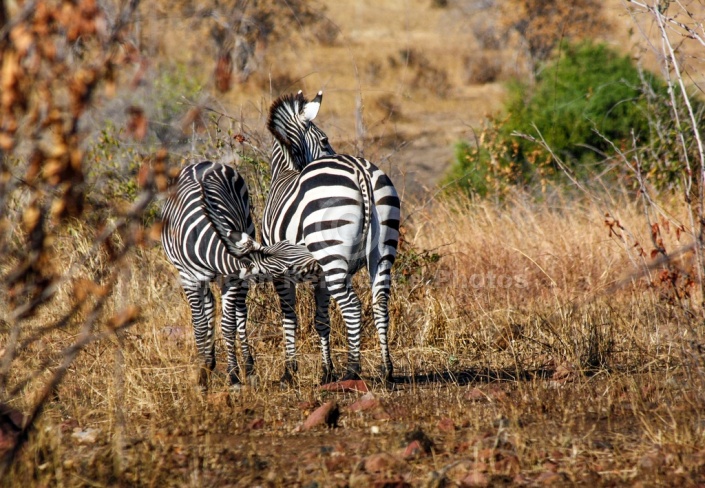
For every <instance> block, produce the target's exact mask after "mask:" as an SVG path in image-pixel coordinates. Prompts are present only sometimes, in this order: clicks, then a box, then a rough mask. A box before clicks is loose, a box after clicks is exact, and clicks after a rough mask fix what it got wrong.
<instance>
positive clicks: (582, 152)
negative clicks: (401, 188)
mask: <svg viewBox="0 0 705 488" xmlns="http://www.w3.org/2000/svg"><path fill="white" fill-rule="evenodd" d="M670 105H671V104H670V100H669V96H668V90H667V86H666V84H665V83H664V82H663V81H661V80H659V79H658V78H657V77H656V76H655V75H653V74H651V73H648V72H644V71H640V70H639V69H638V68H637V67H636V66H635V65H634V63H633V62H632V60H631V59H630V58H629V57H627V56H622V55H619V54H617V53H616V52H614V51H612V50H611V49H610V48H609V47H607V46H605V45H603V44H593V43H590V42H584V43H580V44H572V45H568V46H567V47H565V48H564V49H563V50H562V51H561V52H560V55H559V56H557V57H556V58H555V59H554V60H553V61H551V62H550V63H549V64H548V65H547V66H546V68H545V69H544V70H543V71H541V72H540V74H539V75H538V76H537V78H536V80H535V83H534V84H533V85H530V84H527V83H521V82H516V81H515V82H513V83H511V84H510V85H509V97H508V100H507V102H506V104H505V109H506V114H505V116H504V118H501V119H500V118H496V117H495V118H490V119H489V120H488V121H487V123H486V124H485V126H484V128H483V130H482V132H481V134H480V136H479V137H478V141H477V145H471V144H468V143H461V144H460V145H459V146H458V150H457V155H456V162H455V164H454V166H453V167H452V169H451V171H450V173H449V175H448V177H447V178H448V180H447V182H448V183H450V185H451V186H455V187H460V188H463V189H466V190H468V191H471V192H475V193H478V194H480V195H486V194H488V193H493V192H497V191H498V192H500V193H501V192H502V191H504V190H506V189H507V188H509V187H511V186H513V185H517V184H519V185H526V184H531V183H540V184H546V183H547V182H549V181H552V182H555V181H560V180H561V179H562V171H560V170H559V168H558V167H557V166H556V165H555V161H554V159H553V157H552V156H551V154H550V153H549V152H548V151H547V150H545V149H544V148H543V147H542V146H541V145H539V144H537V143H535V142H532V141H530V140H527V139H524V138H521V137H517V136H516V135H512V134H513V133H523V134H528V135H531V136H534V137H536V138H539V136H540V137H542V138H543V139H544V140H545V142H546V143H547V145H548V146H549V147H550V148H551V150H552V151H553V152H554V154H555V155H556V156H558V157H559V158H560V159H561V160H562V161H563V162H564V163H565V165H566V166H567V167H568V169H569V170H570V171H571V172H572V173H573V175H574V176H575V177H577V178H580V179H584V178H587V177H589V176H590V175H593V174H595V171H596V170H597V171H602V170H603V169H604V168H605V162H606V161H608V160H609V158H610V157H612V156H614V154H615V150H614V148H615V147H616V148H618V149H620V150H626V151H628V150H630V149H632V147H633V140H634V139H635V140H636V141H637V147H638V148H639V152H638V153H637V154H639V155H640V156H642V158H641V159H642V160H643V161H642V163H643V169H644V171H645V173H647V174H650V175H651V176H653V177H654V178H655V180H656V183H657V184H659V185H661V186H665V185H668V184H672V183H674V182H675V181H677V179H678V174H679V170H680V167H679V165H678V164H674V163H673V162H674V161H676V162H677V161H679V160H680V159H681V156H682V155H680V154H678V152H679V151H681V149H680V146H679V145H678V144H674V142H675V138H671V137H668V136H665V137H664V135H665V134H668V133H669V132H673V131H675V130H676V128H675V126H674V125H675V124H674V123H673V121H672V118H673V117H672V112H671V109H670ZM697 108H698V110H699V113H700V114H702V104H698V105H697ZM700 117H701V118H702V115H700ZM682 120H685V119H682ZM633 138H634V139H633ZM681 152H682V151H681ZM616 166H618V167H621V166H619V165H616ZM614 174H616V173H614Z"/></svg>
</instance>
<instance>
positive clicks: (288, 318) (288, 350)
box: [274, 279, 298, 388]
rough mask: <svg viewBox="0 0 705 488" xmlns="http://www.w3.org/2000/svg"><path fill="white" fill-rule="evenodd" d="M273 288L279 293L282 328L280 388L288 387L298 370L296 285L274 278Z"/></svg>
mask: <svg viewBox="0 0 705 488" xmlns="http://www.w3.org/2000/svg"><path fill="white" fill-rule="evenodd" d="M274 288H275V290H276V291H277V295H279V305H280V306H281V310H282V324H283V329H284V347H285V357H286V360H285V363H284V374H283V375H282V377H281V379H280V380H279V384H280V386H281V387H282V388H288V387H289V386H290V385H291V383H293V381H294V376H295V374H296V371H297V370H298V363H297V361H296V329H297V327H298V322H297V320H296V308H295V307H296V285H294V284H293V283H291V282H290V281H288V280H277V279H275V280H274Z"/></svg>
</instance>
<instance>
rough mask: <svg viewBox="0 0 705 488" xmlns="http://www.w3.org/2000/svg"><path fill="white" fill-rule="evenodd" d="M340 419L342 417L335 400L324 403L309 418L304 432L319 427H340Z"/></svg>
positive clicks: (304, 426) (304, 425)
mask: <svg viewBox="0 0 705 488" xmlns="http://www.w3.org/2000/svg"><path fill="white" fill-rule="evenodd" d="M338 417H340V409H339V408H338V404H337V403H336V402H335V400H331V401H329V402H326V403H324V404H323V405H321V406H320V407H318V408H317V409H316V410H314V411H313V413H311V415H309V416H308V418H307V419H306V421H305V422H304V424H303V426H302V427H301V428H302V430H309V429H312V428H314V427H317V426H319V425H324V424H325V425H327V426H328V427H336V426H337V425H338Z"/></svg>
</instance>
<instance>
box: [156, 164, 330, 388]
mask: <svg viewBox="0 0 705 488" xmlns="http://www.w3.org/2000/svg"><path fill="white" fill-rule="evenodd" d="M162 220H163V227H162V235H161V237H162V245H163V246H164V250H165V251H166V255H167V257H168V258H169V260H170V261H171V262H172V264H174V266H176V268H177V269H178V271H179V276H180V278H181V285H182V287H183V289H184V292H185V294H186V297H187V299H188V302H189V306H190V308H191V318H192V322H193V329H194V334H195V336H196V347H197V349H198V353H199V356H200V358H201V360H202V361H203V365H202V367H201V371H200V375H199V383H200V384H201V385H202V386H205V385H206V383H207V379H208V373H209V371H212V370H213V369H214V368H215V341H214V334H213V325H214V318H215V309H214V302H213V293H212V292H211V289H210V282H211V281H213V280H214V279H215V278H217V277H223V282H222V285H221V287H222V288H221V289H222V309H223V317H222V321H221V329H222V332H223V338H224V339H225V343H226V345H227V349H228V353H227V354H228V376H229V377H230V382H231V384H232V385H233V386H238V385H239V384H240V383H241V380H240V375H239V371H238V364H237V357H236V353H235V335H236V332H237V334H238V335H239V339H240V347H241V349H242V357H243V359H244V362H245V372H246V375H247V376H250V375H252V374H253V372H254V359H253V357H252V354H251V353H250V350H249V346H248V344H247V334H246V329H245V325H246V322H247V307H246V305H245V299H246V297H247V291H248V287H247V284H246V281H245V280H247V279H253V278H258V279H263V278H264V279H267V278H269V279H271V278H273V277H274V276H276V277H277V279H278V280H279V281H280V282H286V281H287V280H293V281H302V280H304V279H311V278H312V277H314V276H317V275H318V274H319V273H320V267H319V266H318V263H317V262H316V260H315V259H314V258H313V256H312V255H311V254H310V253H309V252H308V251H307V250H306V248H304V247H302V246H296V245H292V244H290V243H288V242H282V243H277V244H275V245H273V246H261V245H260V244H259V243H257V242H256V241H255V240H254V239H253V236H254V231H255V228H254V225H253V223H252V218H251V216H250V204H249V197H248V193H247V186H246V185H245V181H244V180H243V179H242V177H240V175H239V174H238V173H237V172H236V171H235V170H234V169H233V168H231V167H229V166H224V165H222V164H219V163H212V162H210V161H205V162H201V163H196V164H191V165H188V166H186V167H184V168H183V169H182V170H181V173H180V175H179V178H178V180H177V182H176V187H175V189H174V191H173V193H172V194H171V195H170V196H169V198H168V199H167V201H166V204H165V205H164V209H163V211H162Z"/></svg>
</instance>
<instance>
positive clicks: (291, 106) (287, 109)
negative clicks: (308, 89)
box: [267, 92, 308, 148]
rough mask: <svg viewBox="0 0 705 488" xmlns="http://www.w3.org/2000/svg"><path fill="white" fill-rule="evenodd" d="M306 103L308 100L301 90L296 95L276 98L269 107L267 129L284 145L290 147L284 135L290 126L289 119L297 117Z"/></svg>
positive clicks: (289, 142)
mask: <svg viewBox="0 0 705 488" xmlns="http://www.w3.org/2000/svg"><path fill="white" fill-rule="evenodd" d="M307 103H308V100H306V98H304V95H303V93H301V92H299V93H297V94H296V95H292V94H286V95H282V96H280V97H279V98H277V99H276V100H275V101H274V103H273V104H272V108H270V109H269V119H268V120H267V129H268V130H269V132H271V133H272V135H273V136H274V137H275V138H276V139H277V140H278V141H279V142H280V143H281V144H282V145H283V146H284V147H287V148H288V147H291V141H290V140H289V138H288V137H287V136H286V135H285V134H286V131H287V128H288V127H290V126H291V119H293V118H294V117H298V116H299V114H300V113H301V110H303V107H304V105H306V104H307Z"/></svg>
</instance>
